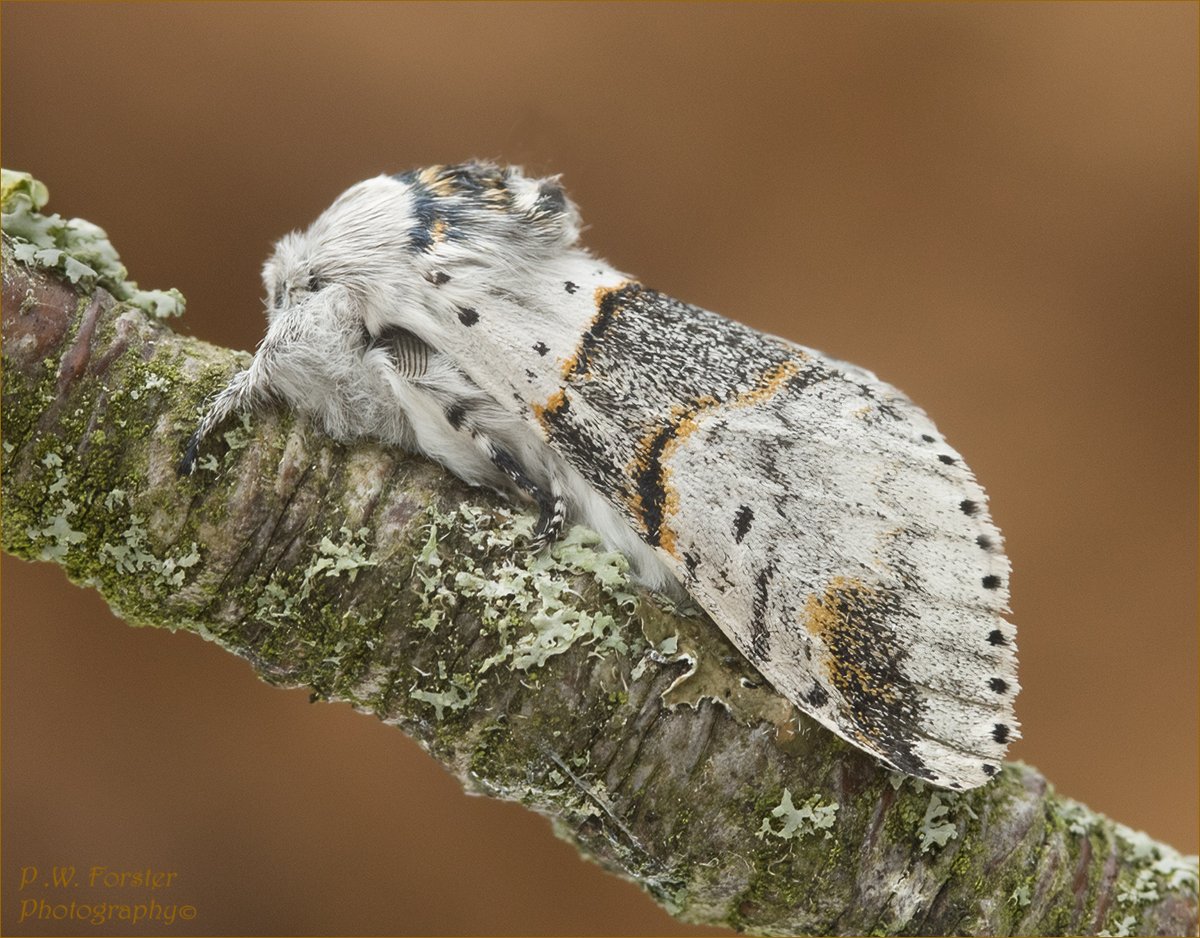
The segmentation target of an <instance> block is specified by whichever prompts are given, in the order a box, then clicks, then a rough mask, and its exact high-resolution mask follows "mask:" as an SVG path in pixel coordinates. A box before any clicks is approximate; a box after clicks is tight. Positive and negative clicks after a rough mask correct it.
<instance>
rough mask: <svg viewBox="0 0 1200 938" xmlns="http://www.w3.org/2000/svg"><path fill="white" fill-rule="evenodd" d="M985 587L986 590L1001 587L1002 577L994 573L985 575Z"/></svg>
mask: <svg viewBox="0 0 1200 938" xmlns="http://www.w3.org/2000/svg"><path fill="white" fill-rule="evenodd" d="M983 588H984V589H985V590H998V589H1000V577H998V576H995V575H994V574H989V575H988V576H985V577H984V578H983Z"/></svg>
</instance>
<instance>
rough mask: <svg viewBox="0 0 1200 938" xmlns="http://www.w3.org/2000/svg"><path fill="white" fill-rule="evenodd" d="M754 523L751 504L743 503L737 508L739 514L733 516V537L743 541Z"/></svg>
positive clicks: (737, 540) (735, 539)
mask: <svg viewBox="0 0 1200 938" xmlns="http://www.w3.org/2000/svg"><path fill="white" fill-rule="evenodd" d="M753 523H754V511H753V510H752V509H751V508H750V506H749V505H743V506H742V507H741V508H739V509H738V510H737V514H736V515H734V516H733V539H734V541H735V542H736V543H738V544H740V543H742V538H744V537H745V536H746V533H747V532H748V531H749V530H750V525H751V524H753Z"/></svg>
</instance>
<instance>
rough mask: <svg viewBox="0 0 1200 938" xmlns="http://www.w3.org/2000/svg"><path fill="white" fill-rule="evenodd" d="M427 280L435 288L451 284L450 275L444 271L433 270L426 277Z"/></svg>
mask: <svg viewBox="0 0 1200 938" xmlns="http://www.w3.org/2000/svg"><path fill="white" fill-rule="evenodd" d="M425 279H426V280H428V281H429V282H430V283H432V284H433V285H434V286H435V287H440V286H442V284H445V283H449V282H450V275H449V274H448V273H446V272H445V271H444V270H433V271H430V272H429V273H427V274H426V275H425Z"/></svg>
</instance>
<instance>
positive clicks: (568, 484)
mask: <svg viewBox="0 0 1200 938" xmlns="http://www.w3.org/2000/svg"><path fill="white" fill-rule="evenodd" d="M579 225H580V222H579V215H578V212H577V210H576V208H575V206H574V205H573V204H572V203H571V202H570V201H569V200H568V199H567V198H566V196H565V195H564V193H563V190H562V188H561V187H560V186H559V184H558V181H557V179H533V178H529V177H526V176H525V175H523V174H522V173H521V172H520V170H518V169H514V168H507V169H506V168H501V167H497V166H494V165H491V164H486V163H468V164H462V165H456V166H435V167H431V168H428V169H422V170H419V171H414V172H408V173H404V174H401V175H396V176H380V177H377V178H375V179H368V180H366V181H365V182H361V183H359V184H357V185H355V186H353V187H351V188H350V189H349V190H347V191H346V192H345V193H343V194H342V195H341V196H340V197H339V198H338V199H337V201H336V202H334V203H333V205H332V206H331V207H330V208H329V209H328V210H326V211H325V213H324V214H322V215H321V216H320V218H318V219H317V220H316V222H314V223H313V225H312V226H311V227H310V228H309V229H308V230H307V231H304V232H302V233H293V234H289V235H287V236H285V237H284V238H283V239H282V240H281V241H280V242H279V244H278V245H277V247H276V249H275V254H274V256H273V257H272V258H271V259H270V260H269V261H267V263H266V265H265V267H264V270H263V276H264V280H265V282H266V287H267V291H268V304H269V306H268V310H267V317H268V320H269V325H268V328H267V333H266V336H265V337H264V338H263V340H262V343H261V344H260V345H259V347H258V350H257V352H256V354H255V356H254V359H253V361H252V363H251V364H250V366H249V367H248V368H247V369H246V370H245V371H243V372H241V373H239V374H238V375H236V376H235V377H234V378H233V380H232V382H231V383H230V384H229V386H228V387H227V388H226V389H225V390H224V391H222V392H221V393H220V394H219V395H218V396H217V397H216V398H215V399H214V401H213V402H212V404H211V407H210V408H209V410H208V412H207V413H206V414H205V416H204V417H203V419H202V420H201V422H200V425H199V427H198V428H197V430H196V432H195V433H194V434H193V435H192V438H191V439H190V440H189V443H188V449H187V453H186V455H185V456H184V459H183V462H182V464H181V467H180V468H181V471H183V472H189V471H190V470H191V468H192V465H193V463H194V461H195V458H196V451H197V447H198V446H199V445H200V443H201V441H202V440H203V439H204V437H205V436H206V435H207V434H208V433H209V432H210V431H211V430H213V428H214V427H216V426H217V425H218V424H220V423H221V422H222V421H224V420H225V419H226V418H227V417H228V416H229V415H230V414H232V413H234V412H236V411H240V410H242V409H243V408H247V407H251V406H254V405H256V404H258V403H264V402H268V401H271V400H276V401H283V402H286V403H287V404H288V405H290V406H292V407H294V408H296V409H297V410H299V411H302V412H304V413H307V414H309V415H311V416H312V417H314V418H316V420H317V421H319V422H320V423H321V424H322V425H323V427H324V429H325V430H326V431H327V432H328V433H329V434H330V435H331V436H333V437H335V438H337V439H341V440H348V439H352V438H356V437H371V438H374V439H378V440H383V441H385V442H389V443H394V444H397V445H399V446H402V447H404V448H406V449H409V450H414V451H417V452H420V453H424V454H425V455H426V456H428V457H430V458H432V459H434V460H436V461H438V462H440V463H441V464H442V465H444V466H446V468H448V469H449V470H450V471H452V472H453V473H455V474H456V475H458V476H459V477H460V478H462V479H464V480H465V481H467V482H469V483H472V484H476V485H486V486H491V487H493V488H497V489H500V490H502V491H508V492H509V493H510V494H515V493H517V492H519V493H523V496H524V497H527V498H529V499H531V500H532V501H533V503H535V504H536V506H537V509H538V512H539V516H538V520H537V524H536V527H535V529H534V530H535V534H534V540H535V542H536V543H537V544H539V545H541V544H545V543H548V542H550V541H553V540H554V538H555V537H556V536H557V535H558V533H559V530H560V528H561V527H562V525H563V523H564V522H565V521H566V520H568V519H569V520H572V521H579V522H581V523H584V524H586V525H588V526H590V527H592V528H593V529H595V530H596V531H597V532H599V533H600V534H601V536H602V537H603V538H604V539H605V541H606V542H607V543H608V544H609V545H610V546H612V547H614V548H616V549H618V550H620V551H622V552H624V553H625V554H626V555H627V556H628V557H629V560H630V562H631V568H632V569H633V571H634V573H635V575H636V576H637V577H638V578H639V579H640V580H641V581H642V582H643V583H645V584H647V585H648V586H650V587H653V588H656V589H665V590H667V591H668V592H671V591H674V592H676V593H678V592H679V591H680V590H681V589H682V591H684V592H686V593H687V594H689V595H690V596H691V597H692V598H693V599H694V600H695V602H697V603H698V604H699V605H700V606H701V607H703V608H704V609H705V610H706V611H707V612H708V613H709V615H711V616H712V618H713V620H714V621H715V622H716V623H717V625H719V626H720V627H721V629H722V630H723V631H724V632H725V634H726V635H728V636H729V638H730V639H731V640H732V641H733V643H734V644H735V645H736V646H737V647H738V648H739V649H740V650H741V651H742V653H743V654H744V655H745V656H746V657H747V658H748V659H749V660H750V661H751V662H753V664H754V665H755V666H756V667H757V668H758V669H759V671H761V672H762V674H763V675H764V676H765V677H766V679H767V680H768V681H770V683H771V684H772V685H773V686H774V687H775V689H776V690H777V691H779V692H780V693H781V694H783V695H784V696H786V697H787V698H788V699H789V700H791V701H792V702H793V703H795V704H796V705H797V706H798V707H800V708H801V709H803V710H804V711H806V712H808V713H810V714H812V716H813V717H815V718H816V719H817V720H819V721H820V722H821V723H823V724H825V726H827V727H829V728H830V729H832V730H833V731H834V732H835V733H837V734H839V735H840V736H842V737H843V738H845V739H847V740H849V741H850V742H851V743H853V744H854V745H856V746H859V747H861V748H862V749H865V750H866V751H867V752H869V753H871V754H873V755H874V756H876V757H877V758H879V759H880V760H881V761H883V762H885V763H887V764H888V765H890V766H892V767H893V768H895V769H898V770H899V771H901V772H904V773H907V774H909V775H913V776H917V777H919V778H922V779H926V780H928V781H929V782H931V783H932V784H934V785H939V786H943V787H948V788H955V789H962V788H971V787H974V786H977V785H980V784H983V783H984V782H986V781H987V780H988V778H989V777H990V776H992V775H994V774H995V773H996V772H997V770H998V766H999V764H1000V760H1001V759H1002V758H1003V755H1004V752H1005V749H1006V748H1007V745H1008V743H1009V742H1010V741H1011V740H1012V739H1014V738H1016V737H1017V735H1018V732H1017V723H1016V721H1015V719H1014V717H1013V710H1012V703H1013V698H1014V696H1015V695H1016V693H1017V690H1018V685H1017V680H1016V646H1015V643H1014V639H1015V629H1014V628H1013V626H1012V625H1011V624H1009V623H1008V622H1006V621H1005V620H1004V618H1003V615H1004V613H1005V612H1006V611H1007V600H1008V573H1009V565H1008V561H1007V559H1006V557H1005V555H1004V553H1003V550H1002V547H1001V538H1000V533H999V531H998V530H997V529H996V527H995V525H993V524H992V522H991V520H990V518H989V516H988V511H987V499H986V497H985V495H984V492H983V489H981V488H980V487H979V485H978V484H976V482H975V479H974V477H973V476H972V474H971V471H970V470H969V469H968V468H967V467H966V465H965V464H964V463H963V460H962V458H961V457H960V456H959V454H958V453H957V452H955V450H954V449H952V448H951V447H950V446H948V445H947V444H946V442H945V440H943V438H942V436H941V435H940V434H939V433H938V431H937V429H936V428H935V427H934V425H933V423H932V422H931V421H930V420H929V418H928V417H926V416H925V414H924V413H923V412H922V411H921V410H920V409H919V408H918V407H917V406H916V405H914V404H913V403H912V402H911V401H909V400H908V399H907V398H906V397H905V396H904V395H903V394H901V393H900V392H899V391H897V390H896V389H895V388H892V387H890V386H889V385H887V384H884V383H883V382H881V381H880V380H879V379H878V378H876V377H875V376H874V375H873V374H872V373H871V372H869V371H866V370H864V369H862V368H858V367H856V366H854V365H850V364H846V363H844V362H839V361H834V360H831V359H829V358H827V357H825V356H823V355H821V354H820V353H818V352H815V351H813V350H812V349H808V348H804V347H803V346H799V345H795V344H793V343H792V342H788V341H786V340H784V339H780V338H776V337H774V336H769V335H764V334H763V333H761V332H757V331H755V330H754V329H751V328H748V327H747V326H743V325H741V324H739V323H736V322H733V321H731V320H729V319H725V318H723V317H721V316H718V315H716V314H714V313H710V312H707V311H706V310H703V309H698V308H697V307H695V306H689V305H688V304H686V303H681V302H680V301H678V300H675V299H672V298H671V297H669V296H664V295H663V294H661V293H656V292H655V291H653V290H651V289H648V288H647V287H644V286H642V285H641V284H640V283H638V282H636V281H635V280H632V279H630V278H629V277H627V276H626V275H625V274H622V273H619V272H618V271H616V270H614V269H613V268H612V267H610V266H609V265H608V264H607V263H605V262H604V261H603V260H601V259H599V258H597V257H594V256H593V255H591V254H589V253H588V252H587V250H586V249H584V248H583V247H581V246H580V245H579V242H578V239H579Z"/></svg>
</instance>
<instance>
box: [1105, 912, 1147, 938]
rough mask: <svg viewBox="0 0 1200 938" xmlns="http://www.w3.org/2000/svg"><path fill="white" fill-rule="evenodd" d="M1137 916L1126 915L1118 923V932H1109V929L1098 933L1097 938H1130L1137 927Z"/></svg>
mask: <svg viewBox="0 0 1200 938" xmlns="http://www.w3.org/2000/svg"><path fill="white" fill-rule="evenodd" d="M1137 923H1138V920H1137V916H1136V915H1126V916H1125V917H1123V918H1122V919H1121V920H1120V921H1119V922H1117V923H1116V929H1117V930H1116V931H1109V930H1108V929H1107V928H1104V929H1101V930H1100V931H1098V932H1096V938H1129V936H1130V935H1132V934H1133V929H1135V928H1136V927H1137Z"/></svg>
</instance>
